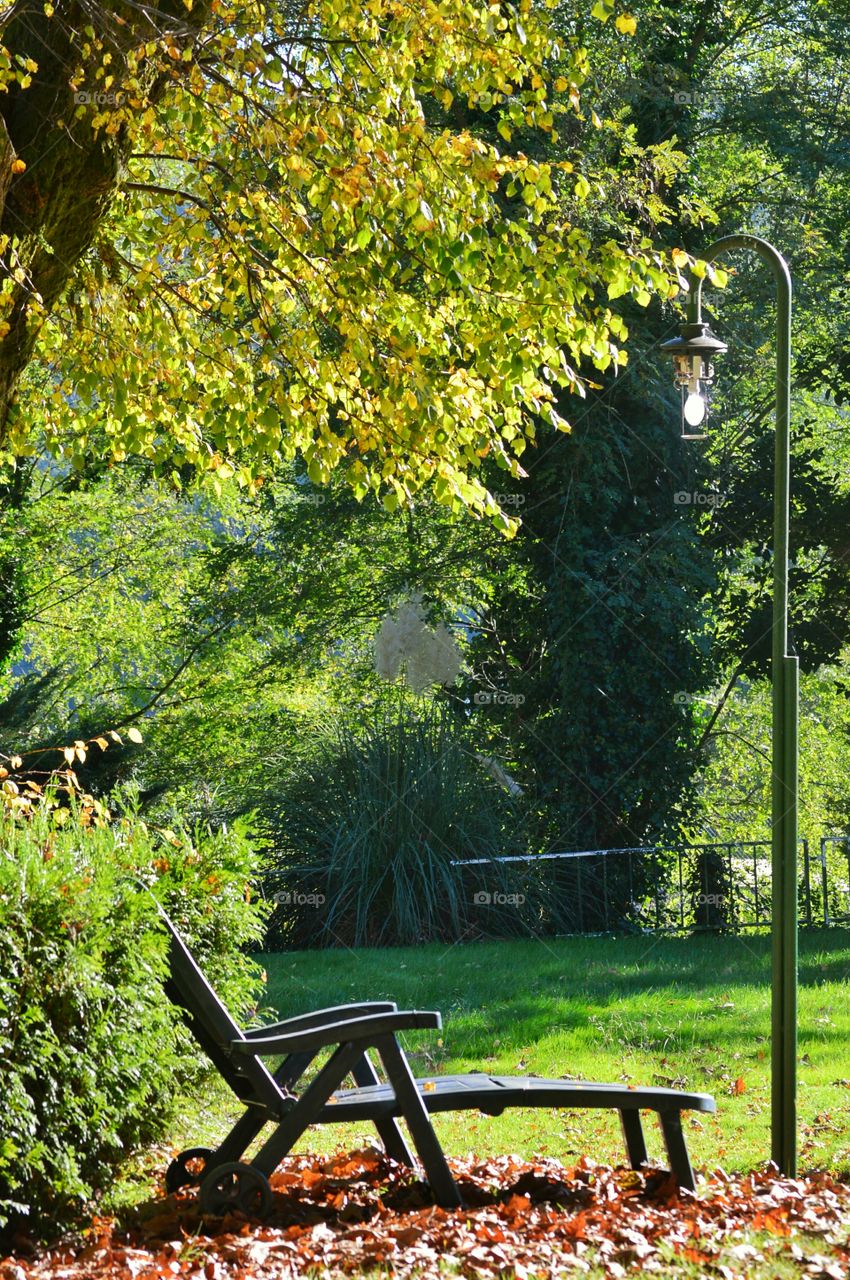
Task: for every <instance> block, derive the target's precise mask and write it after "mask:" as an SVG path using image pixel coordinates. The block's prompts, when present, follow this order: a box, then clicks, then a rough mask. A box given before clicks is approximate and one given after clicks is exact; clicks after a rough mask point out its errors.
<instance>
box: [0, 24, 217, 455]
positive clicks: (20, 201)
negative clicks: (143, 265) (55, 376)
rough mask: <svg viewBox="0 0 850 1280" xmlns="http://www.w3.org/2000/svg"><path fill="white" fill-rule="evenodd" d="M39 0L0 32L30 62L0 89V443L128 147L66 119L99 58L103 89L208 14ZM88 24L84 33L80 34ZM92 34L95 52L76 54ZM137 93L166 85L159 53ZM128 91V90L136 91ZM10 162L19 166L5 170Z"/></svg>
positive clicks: (191, 36)
mask: <svg viewBox="0 0 850 1280" xmlns="http://www.w3.org/2000/svg"><path fill="white" fill-rule="evenodd" d="M44 10H45V6H44V3H43V0H19V2H18V3H17V4H15V5H14V6H13V7H12V9H11V11H9V12H8V17H7V19H6V22H5V23H4V24H3V26H2V29H0V38H2V42H3V44H4V46H5V48H6V49H7V50H8V52H9V54H10V56H11V58H12V61H13V65H20V61H19V60H20V59H31V61H32V63H35V64H37V67H38V69H37V70H36V71H34V72H33V73H32V83H31V84H30V85H29V86H28V87H27V88H24V89H22V88H21V87H20V85H19V84H18V83H17V82H12V83H10V85H9V88H8V92H7V93H5V94H2V95H0V205H1V206H2V209H1V210H0V237H2V240H0V243H2V244H5V245H6V247H5V249H4V250H3V252H2V254H1V255H0V289H5V290H8V289H9V286H10V284H11V292H4V293H0V302H2V310H0V321H5V323H6V324H7V325H8V326H9V329H8V333H7V334H6V336H5V339H4V340H3V341H2V343H0V442H2V440H3V439H4V437H5V436H6V435H7V432H8V427H9V422H10V415H11V414H12V413H13V412H15V410H16V405H15V394H16V390H17V386H18V383H19V380H20V376H21V374H22V372H23V370H24V369H25V368H26V366H27V364H28V363H29V361H30V360H31V359H32V356H33V352H34V349H35V344H36V341H37V338H38V332H39V328H40V323H41V317H42V316H43V314H44V312H45V311H49V310H51V308H53V307H54V306H55V305H56V303H57V301H58V300H59V299H60V298H61V296H62V293H63V291H64V290H65V288H66V286H67V285H68V283H69V281H70V280H71V279H72V278H73V276H74V273H75V271H76V269H77V266H78V264H79V262H80V259H81V258H82V256H83V255H84V254H85V253H86V251H87V250H88V249H90V248H91V246H92V244H93V243H94V241H95V238H96V236H97V233H98V230H99V228H100V226H101V224H102V222H103V219H104V216H105V215H106V213H107V211H108V209H109V206H110V203H111V201H112V200H113V198H114V196H115V193H116V190H117V188H118V185H119V183H120V181H121V178H122V173H123V167H124V162H125V159H126V156H127V154H128V152H129V150H130V147H131V145H132V136H131V134H130V132H129V130H128V128H127V126H126V124H122V127H121V128H120V129H119V130H118V132H116V133H114V134H107V133H106V132H105V131H104V130H102V129H101V130H100V132H98V133H96V132H95V131H94V130H93V128H92V126H91V112H90V111H86V112H84V113H83V114H82V115H81V116H80V118H76V112H77V108H78V103H77V100H76V99H77V98H78V97H79V95H81V94H86V93H89V94H95V93H97V92H98V91H99V90H102V88H103V80H102V79H97V78H96V72H97V71H98V69H99V68H100V67H101V64H102V61H103V57H104V54H108V55H109V57H110V62H109V68H108V70H109V73H110V74H111V75H113V76H114V84H113V85H112V86H111V89H112V91H113V92H116V93H118V92H120V90H121V86H122V84H123V83H124V81H125V80H126V76H127V52H128V50H130V49H133V48H135V47H138V45H139V44H140V43H142V42H144V41H150V40H155V39H156V38H157V37H158V36H160V35H162V34H163V33H165V32H167V33H169V34H170V35H171V36H172V37H173V40H174V41H175V43H176V44H177V45H178V46H179V47H186V46H187V45H191V44H192V43H193V41H194V40H195V39H196V38H197V36H198V35H199V33H200V32H201V31H202V30H203V29H204V28H205V27H206V26H207V24H208V23H209V21H210V4H209V3H204V2H203V0H196V3H195V4H194V6H193V7H192V9H191V10H187V9H186V7H185V6H184V4H183V3H182V0H159V3H158V4H157V5H156V6H142V5H136V4H133V5H130V4H124V3H121V2H120V0H118V2H117V3H111V4H109V5H100V4H92V3H90V2H89V3H77V2H76V0H74V2H70V0H66V2H64V3H63V0H57V3H56V5H55V12H54V13H53V15H52V16H50V17H48V16H47V15H46V14H45V11H44ZM89 32H93V35H90V34H88V33H89ZM97 41H102V43H103V46H104V47H103V50H102V51H98V52H96V53H94V54H93V53H91V52H89V53H88V54H87V53H86V49H87V47H93V46H95V45H96V42H97ZM142 68H143V70H142V71H141V72H136V78H137V80H138V79H139V78H140V77H141V89H142V92H143V93H144V94H145V95H146V96H147V99H148V101H150V102H155V101H156V100H157V98H158V97H159V96H160V94H161V93H162V90H163V89H164V88H165V87H166V86H167V83H168V78H167V75H166V73H165V72H164V71H163V64H162V61H161V60H160V59H159V58H157V57H153V58H150V59H147V60H146V61H145V62H143V63H142ZM137 96H138V94H137ZM16 162H22V163H23V164H24V165H25V166H26V168H25V169H22V171H21V172H16V171H15V169H16V168H18V167H19V165H18V164H16Z"/></svg>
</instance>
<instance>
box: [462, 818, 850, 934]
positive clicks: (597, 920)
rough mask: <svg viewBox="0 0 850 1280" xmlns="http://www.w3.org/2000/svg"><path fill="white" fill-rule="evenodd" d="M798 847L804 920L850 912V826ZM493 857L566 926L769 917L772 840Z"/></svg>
mask: <svg viewBox="0 0 850 1280" xmlns="http://www.w3.org/2000/svg"><path fill="white" fill-rule="evenodd" d="M799 849H800V857H799V860H798V868H799V871H798V876H799V880H798V899H797V900H798V906H799V919H800V924H801V925H803V926H807V927H813V926H823V925H830V924H839V923H845V922H850V836H823V837H821V838H820V841H819V845H818V848H817V850H816V851H815V850H813V849H812V848H811V844H810V841H809V840H808V839H801V840H800V842H799ZM494 861H495V862H496V863H498V865H499V867H500V869H503V870H504V871H506V872H507V873H508V876H509V878H510V881H511V887H512V890H513V893H514V895H515V896H518V895H522V894H523V887H522V886H523V883H525V885H526V886H527V890H528V891H527V892H525V895H524V896H525V900H526V901H529V900H531V899H534V900H535V901H536V903H537V904H538V907H539V908H542V909H543V913H544V914H545V915H549V916H550V918H551V922H552V923H553V924H555V925H556V926H558V927H557V931H558V932H567V933H588V932H593V933H610V932H612V931H615V930H618V929H624V928H625V929H635V928H638V929H644V930H646V929H648V930H652V931H654V932H655V931H657V932H675V933H684V932H693V931H694V930H718V929H719V930H739V929H761V928H765V927H767V926H769V925H770V923H771V917H772V907H773V897H772V886H771V845H770V841H769V840H734V841H731V840H730V841H714V842H710V843H705V844H698V845H688V846H678V847H674V846H651V847H649V846H638V847H635V848H623V849H592V850H570V851H565V852H561V853H548V854H543V855H529V856H527V857H513V858H499V859H496V860H494ZM454 866H455V868H456V870H457V873H458V874H459V875H461V876H463V877H468V878H469V879H470V883H474V882H477V881H478V880H481V879H482V878H483V879H486V876H487V872H488V868H492V866H493V861H491V860H488V859H471V860H459V861H457V862H456V863H455V864H454ZM544 866H545V867H546V868H547V870H546V872H545V874H544V875H542V876H541V870H542V868H543V867H544ZM485 892H486V891H485Z"/></svg>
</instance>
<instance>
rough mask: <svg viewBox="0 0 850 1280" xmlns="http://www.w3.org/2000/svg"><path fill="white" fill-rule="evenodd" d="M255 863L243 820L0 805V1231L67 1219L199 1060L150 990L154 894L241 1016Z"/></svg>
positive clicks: (248, 984)
mask: <svg viewBox="0 0 850 1280" xmlns="http://www.w3.org/2000/svg"><path fill="white" fill-rule="evenodd" d="M63 818H64V821H63ZM255 863H256V858H255V855H254V854H253V853H252V851H251V847H250V843H249V841H248V839H247V838H246V833H245V832H244V831H243V830H236V831H232V832H230V833H227V832H222V833H219V834H214V835H211V834H204V833H203V832H200V831H196V832H191V833H190V832H187V831H181V830H178V831H176V832H165V833H163V832H159V833H157V832H154V831H152V830H150V829H149V828H147V827H146V826H145V824H144V823H142V822H140V821H139V820H138V818H137V817H135V816H133V815H132V814H131V815H130V816H128V817H125V818H124V819H121V820H118V821H112V822H108V823H107V822H105V821H97V822H92V821H91V815H90V814H89V813H87V812H86V811H84V810H81V809H80V808H79V807H78V806H73V807H72V808H71V809H64V810H54V811H52V812H51V810H50V808H49V807H48V806H47V805H39V804H36V805H34V806H32V808H31V809H30V811H29V813H28V814H23V815H21V814H16V813H14V812H10V811H9V810H8V809H6V810H4V809H3V807H2V806H0V951H2V955H3V965H2V970H0V1078H2V1081H3V1095H4V1101H3V1125H2V1130H0V1228H2V1227H4V1226H5V1227H6V1229H7V1230H10V1229H11V1227H12V1226H13V1225H14V1224H15V1223H16V1222H18V1223H19V1222H20V1220H21V1218H22V1217H24V1216H25V1217H26V1218H27V1219H28V1220H29V1222H30V1223H31V1228H30V1229H35V1230H41V1231H43V1230H45V1229H46V1227H47V1226H48V1224H49V1225H50V1227H51V1228H53V1227H56V1226H59V1225H64V1224H66V1223H68V1222H70V1221H72V1220H73V1219H74V1218H75V1217H77V1216H78V1215H79V1213H80V1211H81V1210H82V1209H83V1207H84V1206H85V1204H86V1203H87V1202H88V1201H90V1200H91V1198H92V1197H93V1196H95V1195H96V1194H97V1193H99V1192H101V1191H102V1190H104V1189H105V1188H106V1187H108V1185H109V1183H110V1181H111V1179H112V1178H113V1176H114V1173H115V1171H116V1168H117V1167H118V1165H119V1164H120V1163H121V1161H122V1160H123V1159H124V1158H125V1157H126V1155H127V1154H128V1153H129V1152H130V1151H131V1150H132V1149H133V1148H136V1147H138V1146H140V1145H142V1144H144V1143H146V1142H148V1141H150V1140H152V1139H154V1138H155V1137H157V1136H161V1135H162V1133H163V1130H164V1127H165V1125H166V1122H167V1120H168V1119H169V1116H170V1114H171V1113H172V1111H173V1107H174V1103H175V1100H176V1098H177V1097H178V1096H179V1094H180V1092H181V1090H183V1089H185V1087H186V1085H187V1084H188V1083H189V1081H190V1080H191V1079H192V1078H193V1076H195V1075H196V1074H197V1072H198V1071H199V1069H200V1067H199V1063H198V1057H197V1052H196V1050H195V1049H194V1048H193V1047H191V1046H190V1043H189V1041H188V1037H187V1035H186V1033H185V1032H184V1031H183V1029H182V1026H181V1024H179V1020H178V1017H177V1015H176V1013H175V1011H174V1010H173V1008H172V1007H171V1005H170V1003H169V1001H168V999H167V997H166V996H165V994H164V991H163V989H162V978H163V975H164V970H165V962H166V941H165V935H164V934H163V932H162V930H161V927H160V923H159V919H158V913H157V909H156V905H155V901H154V896H153V895H155V896H156V898H158V899H159V901H161V902H162V903H163V905H164V906H165V907H166V909H167V910H168V911H169V913H170V914H171V915H172V916H173V917H174V918H175V920H176V921H177V922H178V924H179V925H180V927H181V928H182V929H183V930H184V931H185V933H186V935H187V936H188V938H189V939H190V941H191V942H192V944H193V945H194V947H195V948H196V950H197V952H198V954H199V956H200V957H201V959H202V962H203V963H204V965H205V966H206V967H207V968H208V970H209V971H210V973H211V974H212V976H213V977H214V979H215V981H216V983H217V985H218V986H219V987H220V988H221V989H222V990H223V991H224V993H225V995H226V997H227V999H228V1001H229V1002H230V1003H231V1004H232V1005H233V1006H234V1008H238V1007H241V1010H242V1012H243V1013H245V1012H246V1011H247V1009H248V1008H249V1007H250V1006H252V1004H253V1001H254V999H255V995H256V991H257V986H258V983H257V978H258V972H259V971H258V970H257V967H256V966H255V965H254V964H253V962H252V961H250V960H249V959H248V958H247V957H246V956H245V955H244V954H243V953H242V950H241V948H242V947H243V946H244V945H245V944H248V943H250V942H251V941H253V940H255V939H256V938H257V937H258V936H260V935H261V933H262V928H263V923H262V914H261V912H260V911H259V910H258V908H257V906H255V905H253V904H251V903H250V902H249V901H248V900H247V897H246V892H247V891H246V885H247V883H248V880H249V878H250V877H251V876H252V874H254V873H255V871H256V866H255ZM139 880H141V881H143V882H144V883H145V884H147V885H149V886H150V887H151V890H152V892H148V891H147V890H146V889H145V888H144V887H143V886H142V885H140V884H139V882H138V881H139Z"/></svg>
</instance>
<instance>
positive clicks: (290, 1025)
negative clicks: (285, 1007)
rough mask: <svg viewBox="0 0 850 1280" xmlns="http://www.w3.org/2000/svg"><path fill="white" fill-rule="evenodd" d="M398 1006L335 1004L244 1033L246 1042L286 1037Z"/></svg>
mask: <svg viewBox="0 0 850 1280" xmlns="http://www.w3.org/2000/svg"><path fill="white" fill-rule="evenodd" d="M397 1009H398V1005H397V1004H396V1003H395V1002H394V1001H392V1000H367V1001H365V1003H363V1004H337V1005H334V1006H333V1007H332V1008H330V1009H316V1010H314V1011H313V1012H312V1013H302V1014H299V1015H298V1016H297V1017H295V1018H284V1019H283V1021H282V1022H270V1023H269V1024H268V1025H267V1026H265V1027H253V1028H252V1030H250V1031H246V1032H245V1039H246V1040H267V1039H268V1038H269V1036H276V1035H287V1034H288V1033H289V1032H291V1031H310V1030H311V1029H312V1028H313V1027H320V1026H322V1025H323V1024H325V1023H328V1022H340V1021H341V1020H342V1019H343V1018H344V1017H349V1018H360V1017H363V1016H365V1015H366V1014H367V1013H395V1011H396V1010H397Z"/></svg>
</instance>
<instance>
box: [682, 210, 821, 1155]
mask: <svg viewBox="0 0 850 1280" xmlns="http://www.w3.org/2000/svg"><path fill="white" fill-rule="evenodd" d="M734 249H750V250H752V251H753V252H754V253H756V254H758V256H759V257H760V258H761V259H762V261H763V262H766V263H767V265H768V266H769V267H770V269H771V271H772V272H773V278H774V281H775V283H776V301H777V306H776V437H775V450H774V497H773V626H772V635H773V658H772V663H771V680H772V685H773V713H772V718H773V752H772V765H771V798H772V806H771V807H772V827H771V837H772V840H771V843H772V879H773V910H772V926H771V929H772V943H773V988H772V992H773V998H772V1010H771V1156H772V1159H773V1161H774V1163H775V1164H776V1165H777V1166H778V1167H779V1170H780V1172H782V1173H784V1174H787V1175H789V1176H793V1175H794V1174H795V1173H796V1166H797V760H798V755H799V745H798V740H799V711H798V708H799V683H800V680H799V664H798V660H797V658H796V657H795V656H793V655H791V654H789V653H788V532H789V519H790V472H791V276H790V273H789V271H788V265H787V263H786V262H785V259H784V258H783V257H782V255H781V254H780V253H779V252H778V251H777V250H776V249H775V248H774V247H773V245H772V244H769V243H768V242H767V241H766V240H762V239H760V238H759V237H758V236H751V235H734V236H724V237H723V238H722V239H720V240H716V241H715V242H714V244H712V245H711V246H710V247H709V249H708V251H707V252H706V254H705V256H704V261H705V262H709V263H710V262H713V261H714V260H715V259H716V258H717V257H718V256H719V255H720V254H721V253H725V252H727V251H728V250H734ZM702 283H703V282H702V280H701V279H698V278H696V277H693V278H692V279H691V284H690V290H689V293H688V303H687V323H686V325H685V327H684V329H683V331H682V334H681V336H680V337H677V338H672V339H671V340H670V341H669V342H664V343H662V344H661V345H662V350H666V351H667V352H668V353H669V354H670V355H672V356H673V359H674V363H675V368H676V382H677V385H678V386H680V387H681V388H682V435H683V438H684V439H686V440H693V439H702V438H703V436H702V434H693V430H694V429H695V428H697V427H700V426H701V424H702V423H703V421H704V420H705V417H706V415H707V412H708V388H709V386H710V383H711V380H712V377H713V373H714V370H713V368H712V365H711V358H712V356H714V355H717V354H720V353H721V352H723V351H725V350H726V346H725V345H724V343H722V342H721V341H720V340H719V339H718V338H716V337H715V336H714V334H713V333H712V332H711V330H710V329H709V328H708V325H707V324H705V322H704V321H703V319H702V310H701V304H702Z"/></svg>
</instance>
